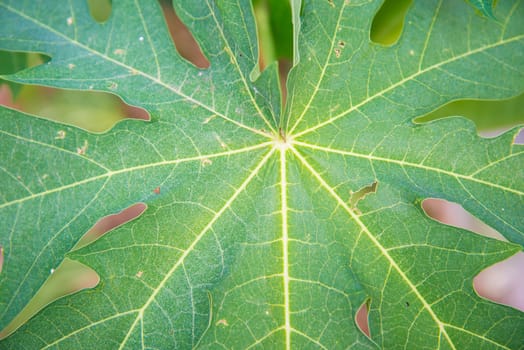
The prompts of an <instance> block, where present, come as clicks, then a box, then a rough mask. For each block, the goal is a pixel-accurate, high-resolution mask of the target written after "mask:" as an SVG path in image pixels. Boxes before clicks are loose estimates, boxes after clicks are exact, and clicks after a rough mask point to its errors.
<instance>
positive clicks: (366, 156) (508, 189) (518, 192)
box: [293, 141, 524, 196]
mask: <svg viewBox="0 0 524 350" xmlns="http://www.w3.org/2000/svg"><path fill="white" fill-rule="evenodd" d="M293 143H294V144H295V145H298V146H303V147H307V148H311V149H315V150H319V151H323V152H328V153H335V154H340V155H343V156H351V157H355V158H363V159H368V160H371V161H379V162H385V163H392V164H397V165H400V166H401V167H411V168H417V169H423V170H427V171H431V172H436V173H440V174H444V175H448V176H451V177H454V178H457V179H463V180H467V181H471V182H475V183H478V184H482V185H486V186H489V187H493V188H498V189H500V190H503V191H506V192H511V193H514V194H516V195H519V196H524V192H523V191H521V190H518V189H514V188H511V187H507V186H503V185H499V184H496V183H493V182H490V181H486V180H482V179H479V178H476V177H473V176H472V175H464V174H459V173H455V172H453V171H449V170H444V169H441V168H437V167H434V166H428V165H423V164H417V163H412V162H407V161H404V160H397V159H392V158H385V157H378V156H374V155H371V154H361V153H356V152H351V151H345V150H340V149H335V148H329V147H323V146H317V145H313V144H309V143H305V142H300V141H293Z"/></svg>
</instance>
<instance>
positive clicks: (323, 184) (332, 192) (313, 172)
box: [290, 147, 457, 350]
mask: <svg viewBox="0 0 524 350" xmlns="http://www.w3.org/2000/svg"><path fill="white" fill-rule="evenodd" d="M290 149H291V150H292V151H293V153H294V154H295V156H296V157H297V158H298V159H299V160H300V162H301V164H302V165H303V166H304V167H305V168H306V169H307V170H308V171H309V172H310V173H311V175H312V176H313V177H314V178H315V179H316V180H317V181H318V182H319V184H320V186H321V187H323V188H324V189H325V190H326V191H327V192H328V193H329V195H330V196H331V197H332V198H333V199H334V200H335V201H336V202H337V205H338V206H340V207H342V208H343V209H344V211H345V212H346V213H347V214H348V215H349V216H350V217H351V219H352V220H353V221H354V222H355V223H356V224H357V225H358V226H359V227H360V229H361V230H362V232H363V233H364V234H365V235H366V236H367V238H368V239H369V240H370V241H371V242H372V243H373V245H374V246H375V247H377V249H378V250H379V251H380V253H381V255H382V256H383V257H384V258H386V260H387V261H388V263H389V265H390V267H391V268H393V269H394V270H395V271H396V272H397V273H398V275H399V276H400V278H401V279H402V280H403V281H404V282H405V283H406V285H407V286H408V287H409V288H410V289H411V290H412V291H413V294H414V295H415V296H416V297H417V298H418V299H419V300H420V302H421V303H422V305H423V307H424V309H425V310H426V311H427V312H428V314H429V315H430V317H431V318H432V319H433V320H434V321H435V323H436V325H437V327H438V329H439V332H440V333H441V334H442V335H443V336H444V337H445V338H446V340H447V342H448V343H449V346H450V347H451V349H453V350H457V349H456V347H455V345H454V344H453V342H452V340H451V338H450V336H449V335H448V333H447V331H446V329H445V327H444V323H443V322H442V321H441V320H440V319H439V317H438V316H437V315H436V314H435V312H434V311H433V309H432V308H431V305H430V304H429V303H428V302H427V301H426V299H425V298H424V296H423V295H422V294H421V293H420V291H419V290H418V289H417V287H416V286H415V284H413V282H411V280H410V279H409V278H408V276H406V274H405V273H404V271H402V269H401V268H400V266H398V264H397V262H396V261H395V259H393V257H391V255H389V252H388V250H387V249H386V248H385V247H384V246H383V245H382V244H381V243H380V242H379V241H378V240H377V238H376V237H375V236H374V235H373V234H372V233H371V232H370V231H369V229H368V228H367V226H366V225H365V224H364V223H363V222H362V220H360V218H359V216H358V215H356V214H355V213H354V212H353V210H351V208H349V206H348V204H347V203H346V202H345V201H344V200H343V199H342V198H340V197H339V195H338V194H337V193H336V192H335V190H334V189H333V187H332V186H331V185H329V184H328V183H327V182H326V181H325V180H324V178H323V177H322V176H321V175H320V174H319V173H318V172H317V171H316V170H315V169H314V168H313V166H311V164H309V162H308V161H307V160H306V159H305V158H304V157H303V156H302V155H301V154H300V153H299V152H298V151H297V150H296V149H295V148H293V147H291V148H290Z"/></svg>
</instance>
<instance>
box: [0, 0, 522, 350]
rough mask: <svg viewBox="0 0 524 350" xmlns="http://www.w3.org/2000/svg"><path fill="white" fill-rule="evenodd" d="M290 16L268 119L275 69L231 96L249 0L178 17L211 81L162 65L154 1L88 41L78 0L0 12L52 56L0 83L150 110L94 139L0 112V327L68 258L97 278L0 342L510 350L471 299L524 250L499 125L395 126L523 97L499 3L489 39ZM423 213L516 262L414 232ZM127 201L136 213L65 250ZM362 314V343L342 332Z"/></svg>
mask: <svg viewBox="0 0 524 350" xmlns="http://www.w3.org/2000/svg"><path fill="white" fill-rule="evenodd" d="M293 4H294V7H293V11H294V12H293V14H294V15H293V20H294V25H295V30H296V32H295V37H296V39H297V40H298V42H296V43H295V44H296V46H295V53H297V52H299V54H300V59H299V60H298V55H296V56H295V58H296V65H295V66H294V68H293V69H292V71H291V73H290V76H289V79H288V81H287V87H288V97H287V101H286V104H285V108H284V109H281V104H282V101H281V97H280V96H281V92H280V87H279V80H278V75H277V66H276V65H275V64H274V65H271V66H269V67H268V68H267V69H266V70H264V71H263V72H262V73H261V74H260V76H258V77H257V79H256V80H254V81H253V80H252V79H251V78H252V77H253V74H252V73H253V72H257V70H258V66H257V65H258V55H259V54H258V49H257V35H256V26H255V21H254V16H253V13H252V8H251V5H250V2H249V1H227V0H223V1H196V2H195V1H189V0H188V1H185V0H180V1H175V3H174V7H175V10H176V11H177V14H178V15H179V16H180V17H181V19H182V20H183V21H184V22H185V24H186V25H187V26H188V27H189V28H190V30H191V32H192V33H193V35H194V36H195V38H196V40H197V41H198V43H199V45H200V47H201V49H202V52H203V53H204V55H205V56H206V57H207V59H208V60H209V62H210V67H209V68H207V69H199V68H197V67H195V66H193V65H192V64H191V63H189V62H187V61H185V60H184V59H183V58H181V56H180V55H179V54H178V53H177V52H176V49H175V48H174V46H173V44H172V42H171V39H170V38H169V35H168V32H167V30H166V26H165V24H164V22H163V17H162V13H161V9H160V7H159V6H158V4H157V3H156V2H146V1H136V0H135V1H132V0H129V1H115V2H113V8H112V14H111V17H110V18H109V19H108V20H107V21H106V22H104V23H98V22H96V21H94V20H93V19H92V18H91V17H90V15H89V11H88V9H87V5H86V2H85V1H83V0H70V1H68V2H67V5H64V4H58V3H56V4H55V3H51V2H49V1H37V2H25V1H8V0H2V1H0V22H1V23H3V24H2V26H3V30H2V33H1V34H0V48H2V49H6V50H13V51H34V52H43V53H45V54H47V55H49V56H50V57H51V60H50V61H49V62H48V63H47V64H45V65H41V66H37V67H34V68H31V69H28V70H25V71H22V72H18V73H16V74H13V75H10V76H5V77H4V78H6V79H9V80H12V81H16V82H21V83H28V84H41V85H47V86H55V87H61V88H69V89H81V90H102V91H109V92H112V93H115V94H118V95H119V96H121V97H122V98H123V99H124V100H125V101H126V102H128V103H130V104H133V105H138V106H140V107H143V108H145V109H147V110H148V111H149V113H150V115H151V121H149V122H142V121H131V120H126V121H124V122H121V123H119V124H117V125H116V126H115V127H114V128H113V129H112V130H111V131H109V132H107V133H105V134H90V133H88V132H86V131H83V130H80V129H77V128H74V127H71V126H65V125H61V124H57V123H54V122H51V121H47V120H42V119H38V118H32V117H28V116H26V115H23V114H21V113H19V112H16V111H12V110H8V109H2V111H1V113H2V118H0V135H1V136H0V140H1V144H2V146H1V147H2V151H1V152H0V154H1V158H0V166H1V172H0V183H1V185H0V186H1V187H0V188H1V203H0V222H2V230H1V232H0V244H1V245H2V247H3V248H4V266H3V270H2V273H1V275H0V288H1V293H0V328H3V327H5V326H6V325H7V324H8V323H9V322H10V321H11V320H12V319H13V318H14V317H15V316H16V315H17V314H18V313H19V312H20V311H21V310H22V308H23V307H24V306H25V305H26V304H27V303H28V302H29V300H30V299H31V298H32V296H33V295H34V294H35V293H36V291H37V290H38V288H39V287H40V286H41V285H42V284H43V283H44V281H45V280H46V278H47V277H48V275H49V271H50V269H52V268H55V267H56V266H57V265H58V264H59V263H60V261H62V260H63V259H64V257H66V256H67V257H68V258H71V259H74V260H78V261H80V262H82V263H84V264H86V265H88V266H90V267H91V268H93V269H95V270H96V271H97V273H98V274H99V275H100V277H101V282H100V284H99V285H98V286H97V287H96V288H95V289H93V290H90V291H85V292H80V293H77V294H75V295H73V296H70V297H67V298H63V299H61V300H59V301H57V302H55V303H53V304H51V305H49V306H48V307H47V308H45V309H44V310H43V311H42V312H40V313H39V314H37V315H36V316H35V317H34V318H32V319H31V320H30V321H29V322H28V323H27V324H26V325H24V326H23V327H22V328H21V329H20V330H18V331H17V332H16V333H14V334H13V335H12V336H10V337H8V338H7V339H5V340H3V341H2V342H0V346H2V347H6V348H20V349H23V348H26V349H34V348H90V349H91V348H120V349H124V348H128V349H135V348H158V349H164V348H180V349H187V348H197V347H198V348H235V349H246V348H254V347H258V348H285V349H290V348H294V349H304V348H324V349H338V348H357V349H366V348H374V349H376V348H384V349H396V348H410V349H425V348H428V349H429V348H431V349H433V348H439V349H468V348H476V347H478V348H481V349H519V348H522V344H524V335H523V334H522V332H521V330H522V329H523V328H524V317H523V314H522V313H521V312H519V311H517V310H514V309H512V308H509V307H506V306H502V305H496V304H494V303H492V302H489V301H487V300H484V299H481V298H480V297H478V295H477V294H476V293H475V291H474V289H473V287H472V279H473V277H474V276H475V275H476V274H477V273H478V272H479V271H481V270H482V269H483V268H485V267H487V266H489V265H491V264H493V263H495V262H498V261H500V260H502V259H504V258H506V257H509V256H511V255H513V254H515V253H516V252H518V251H519V250H521V249H522V245H523V244H524V235H523V230H524V219H523V217H522V215H521V212H522V203H523V194H524V170H523V169H524V168H523V167H522V166H521V165H522V162H523V158H524V157H523V148H522V146H520V145H515V144H513V137H514V134H515V132H516V130H514V131H512V132H510V133H507V134H505V135H502V136H500V137H498V138H495V139H489V140H487V139H480V138H479V137H478V136H477V135H476V133H475V129H474V127H473V125H472V124H471V123H469V122H467V121H465V120H464V119H461V118H449V119H445V120H440V121H436V122H432V123H426V124H415V123H413V119H414V118H416V117H418V116H420V115H423V114H425V113H427V112H429V111H431V110H433V109H435V108H437V107H439V106H441V105H442V104H445V103H447V102H449V101H451V100H456V99H461V98H477V99H488V98H491V99H500V98H507V97H511V96H514V95H516V94H518V93H520V92H522V90H524V89H523V88H524V73H523V72H524V62H523V60H522V56H523V53H524V46H523V39H524V36H523V30H522V29H523V28H522V25H521V24H522V21H523V20H524V6H523V5H522V4H521V2H520V1H517V2H514V3H512V2H501V3H500V4H498V6H497V7H496V17H497V19H499V21H498V22H495V21H492V20H488V19H486V18H482V17H480V16H478V15H476V14H475V12H474V11H473V10H472V9H471V7H470V6H469V5H467V4H465V3H464V2H462V1H424V2H415V3H414V4H413V5H412V7H411V8H410V10H409V12H408V16H407V18H406V22H405V23H406V24H405V28H404V33H403V34H402V36H401V38H400V39H399V41H398V43H397V44H395V45H393V46H391V47H383V46H380V45H376V44H373V43H371V41H370V39H369V29H370V27H371V22H372V20H373V16H374V14H375V13H376V12H377V11H378V9H379V7H380V2H379V1H364V0H360V1H358V0H357V1H335V0H333V1H331V0H330V1H305V2H304V3H303V4H302V10H301V16H300V18H299V17H298V14H299V11H298V10H299V8H300V6H298V4H297V2H294V3H293ZM457 14H461V15H460V16H457ZM298 20H300V25H299V23H298V22H297V21H298ZM299 29H300V31H298V30H299ZM457 33H460V35H457ZM372 184H376V186H373V188H374V191H373V192H372V193H369V194H368V195H367V196H365V197H364V198H362V199H360V200H359V201H355V200H351V196H352V194H354V193H355V192H357V191H359V190H361V189H362V188H365V187H366V186H370V185H372ZM429 197H436V198H444V199H446V200H449V201H453V202H456V203H460V204H461V205H462V206H464V208H466V209H467V210H468V211H470V212H471V213H473V214H475V215H476V216H478V217H480V218H482V220H484V221H485V222H486V223H488V224H489V225H491V226H492V227H494V228H496V229H497V230H499V231H500V232H501V233H502V234H503V235H504V236H505V237H506V238H508V239H509V240H510V241H511V242H512V243H506V242H499V241H494V240H490V239H487V238H483V237H479V236H477V235H474V234H472V233H470V232H466V231H463V230H459V229H455V228H452V227H448V226H445V225H442V224H440V223H437V222H435V221H433V220H431V219H429V218H428V217H426V215H425V214H424V212H423V210H422V208H421V201H422V200H423V199H425V198H429ZM137 202H142V203H145V204H146V205H147V207H148V208H147V210H146V211H145V213H144V214H143V215H142V216H141V217H140V218H138V219H137V220H134V221H132V222H130V223H128V224H126V225H123V226H121V227H119V228H116V229H115V230H113V231H112V232H111V233H109V234H107V235H105V236H104V237H102V238H101V239H99V240H97V241H96V242H95V243H93V244H91V245H89V246H87V247H84V248H81V249H79V250H75V251H71V249H72V248H73V246H74V245H75V244H76V242H77V241H78V240H79V239H80V238H81V237H82V235H83V233H85V232H86V231H87V230H88V229H89V228H90V227H91V226H92V225H93V224H94V223H95V222H96V220H97V219H98V218H100V217H102V216H104V215H108V214H112V213H115V212H118V211H120V210H122V209H123V208H126V207H128V206H130V205H131V204H133V203H137ZM366 301H369V322H370V329H371V338H368V337H366V336H365V335H364V334H363V333H361V332H360V330H359V329H358V327H357V326H356V324H355V321H354V317H355V313H356V311H357V309H358V308H359V307H360V305H361V304H362V303H364V302H366Z"/></svg>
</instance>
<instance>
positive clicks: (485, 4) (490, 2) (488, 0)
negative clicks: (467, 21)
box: [469, 0, 496, 19]
mask: <svg viewBox="0 0 524 350" xmlns="http://www.w3.org/2000/svg"><path fill="white" fill-rule="evenodd" d="M469 2H470V3H471V5H473V6H475V8H477V9H478V10H479V11H480V12H481V13H482V14H483V15H484V16H486V17H488V18H493V19H494V18H495V15H494V14H493V6H494V5H495V3H496V0H469Z"/></svg>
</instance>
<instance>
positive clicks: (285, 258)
mask: <svg viewBox="0 0 524 350" xmlns="http://www.w3.org/2000/svg"><path fill="white" fill-rule="evenodd" d="M280 201H281V203H282V264H283V269H282V270H283V271H282V278H283V282H284V332H285V335H286V349H288V350H289V349H291V317H290V314H291V310H290V302H289V293H290V291H289V280H290V278H289V247H288V241H289V235H288V221H287V212H288V207H287V174H286V148H280Z"/></svg>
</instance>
